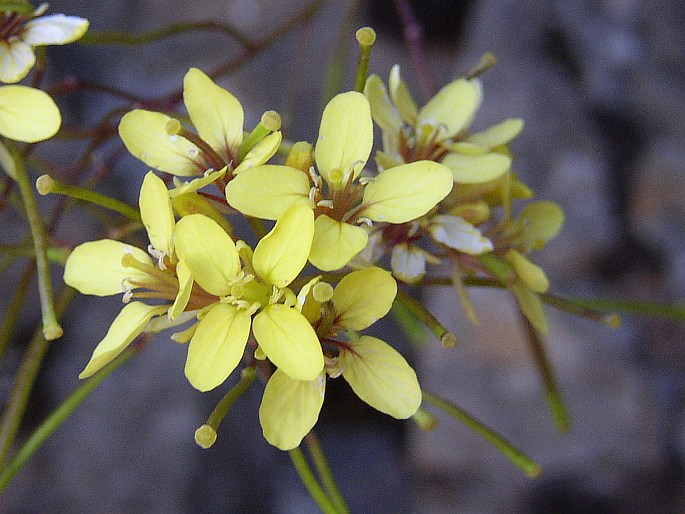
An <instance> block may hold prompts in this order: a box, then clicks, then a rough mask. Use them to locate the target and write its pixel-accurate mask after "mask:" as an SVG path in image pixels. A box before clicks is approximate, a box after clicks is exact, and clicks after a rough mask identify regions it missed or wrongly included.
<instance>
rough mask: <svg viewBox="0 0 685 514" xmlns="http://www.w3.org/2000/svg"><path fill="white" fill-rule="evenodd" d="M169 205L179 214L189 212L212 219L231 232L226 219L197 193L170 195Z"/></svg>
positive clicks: (227, 231) (187, 213)
mask: <svg viewBox="0 0 685 514" xmlns="http://www.w3.org/2000/svg"><path fill="white" fill-rule="evenodd" d="M171 205H172V206H173V208H174V211H175V212H176V214H178V215H179V216H187V215H189V214H202V215H204V216H207V217H208V218H210V219H212V220H214V221H215V222H216V223H217V224H218V225H219V226H220V227H221V228H223V229H224V230H225V231H226V233H227V234H230V233H231V225H230V224H229V223H228V220H227V219H226V218H225V217H224V216H223V215H222V214H221V213H220V212H219V211H218V210H217V208H216V207H214V205H213V204H212V203H211V202H210V201H209V200H207V199H206V198H204V197H203V196H200V195H199V194H197V193H186V194H183V195H179V196H172V197H171Z"/></svg>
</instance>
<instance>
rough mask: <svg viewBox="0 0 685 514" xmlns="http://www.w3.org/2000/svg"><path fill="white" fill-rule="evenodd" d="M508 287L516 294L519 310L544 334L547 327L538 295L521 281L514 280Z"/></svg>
mask: <svg viewBox="0 0 685 514" xmlns="http://www.w3.org/2000/svg"><path fill="white" fill-rule="evenodd" d="M509 288H510V289H511V291H512V292H513V293H514V295H515V296H516V300H517V301H518V304H519V307H520V309H521V312H522V313H523V314H524V316H525V317H526V318H527V319H528V321H530V323H531V324H532V325H533V327H534V328H535V329H536V330H537V331H538V332H540V333H541V334H546V333H547V330H548V328H549V327H548V325H547V316H546V315H545V309H544V308H543V306H542V300H541V299H540V296H539V295H538V294H537V293H535V292H534V291H532V290H531V289H530V288H529V287H528V286H526V285H525V284H524V283H523V282H518V281H517V282H514V283H513V284H512V285H511V286H509Z"/></svg>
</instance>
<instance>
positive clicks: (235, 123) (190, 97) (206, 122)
mask: <svg viewBox="0 0 685 514" xmlns="http://www.w3.org/2000/svg"><path fill="white" fill-rule="evenodd" d="M183 102H184V103H185V105H186V108H187V109H188V114H189V115H190V119H191V121H192V122H193V125H195V128H196V129H197V132H198V134H199V136H200V137H201V138H202V139H203V140H204V141H206V142H207V143H209V146H211V147H212V148H213V149H214V150H216V151H217V152H218V153H219V155H221V157H223V158H224V159H226V162H228V161H229V160H232V159H235V155H236V153H237V150H238V147H239V146H240V143H241V142H242V141H243V121H244V114H243V107H242V105H240V102H239V101H238V99H237V98H236V97H235V96H233V95H232V94H231V93H229V92H228V91H226V90H225V89H224V88H222V87H219V86H217V85H216V84H215V83H214V82H213V81H212V79H210V78H209V77H208V76H207V75H205V74H204V73H202V72H201V71H200V70H198V69H197V68H190V70H188V73H186V76H185V78H184V79H183Z"/></svg>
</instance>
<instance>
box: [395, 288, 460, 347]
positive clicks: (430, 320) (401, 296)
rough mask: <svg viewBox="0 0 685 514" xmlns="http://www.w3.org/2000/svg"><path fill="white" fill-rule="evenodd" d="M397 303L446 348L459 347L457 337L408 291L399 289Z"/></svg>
mask: <svg viewBox="0 0 685 514" xmlns="http://www.w3.org/2000/svg"><path fill="white" fill-rule="evenodd" d="M395 301H396V302H400V303H401V304H402V305H403V306H404V307H405V309H406V310H408V311H409V312H410V313H411V314H412V315H413V316H414V317H416V318H417V319H419V320H420V321H421V322H422V323H423V324H424V325H426V326H427V327H428V329H429V330H430V331H431V332H433V334H434V335H435V337H437V338H438V340H439V341H440V343H441V344H442V345H443V346H444V347H445V348H454V347H455V346H457V343H458V341H457V337H456V336H455V335H454V334H453V333H452V332H450V331H449V330H447V329H446V328H445V327H444V326H443V325H442V323H440V322H439V321H438V319H437V318H436V317H435V316H433V314H432V313H431V312H430V311H429V310H428V309H426V308H425V307H424V306H423V304H422V303H421V302H420V301H418V300H417V299H416V298H414V297H413V296H411V295H410V294H409V293H407V292H406V291H403V290H401V289H398V290H397V297H396V298H395Z"/></svg>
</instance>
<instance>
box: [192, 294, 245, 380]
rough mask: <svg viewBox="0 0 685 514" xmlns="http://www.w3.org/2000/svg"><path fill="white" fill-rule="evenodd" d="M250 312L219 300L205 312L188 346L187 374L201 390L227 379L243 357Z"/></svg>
mask: <svg viewBox="0 0 685 514" xmlns="http://www.w3.org/2000/svg"><path fill="white" fill-rule="evenodd" d="M249 335H250V316H249V315H248V314H247V311H244V310H239V309H237V308H236V307H235V306H233V305H228V304H225V303H216V304H214V305H213V306H212V307H210V308H209V310H207V312H205V315H204V317H203V318H202V319H201V320H200V323H199V324H198V326H197V329H196V330H195V334H194V335H193V338H192V339H191V340H190V345H189V346H188V358H187V359H186V365H185V375H186V378H188V381H189V382H190V384H191V385H192V386H193V387H194V388H195V389H198V390H200V391H209V390H211V389H214V388H215V387H217V386H219V385H221V384H223V383H224V381H225V380H226V379H227V378H228V376H229V375H230V374H231V372H233V370H234V369H235V368H236V367H237V366H238V364H240V359H242V358H243V353H244V352H245V345H246V344H247V338H248V337H249Z"/></svg>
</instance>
